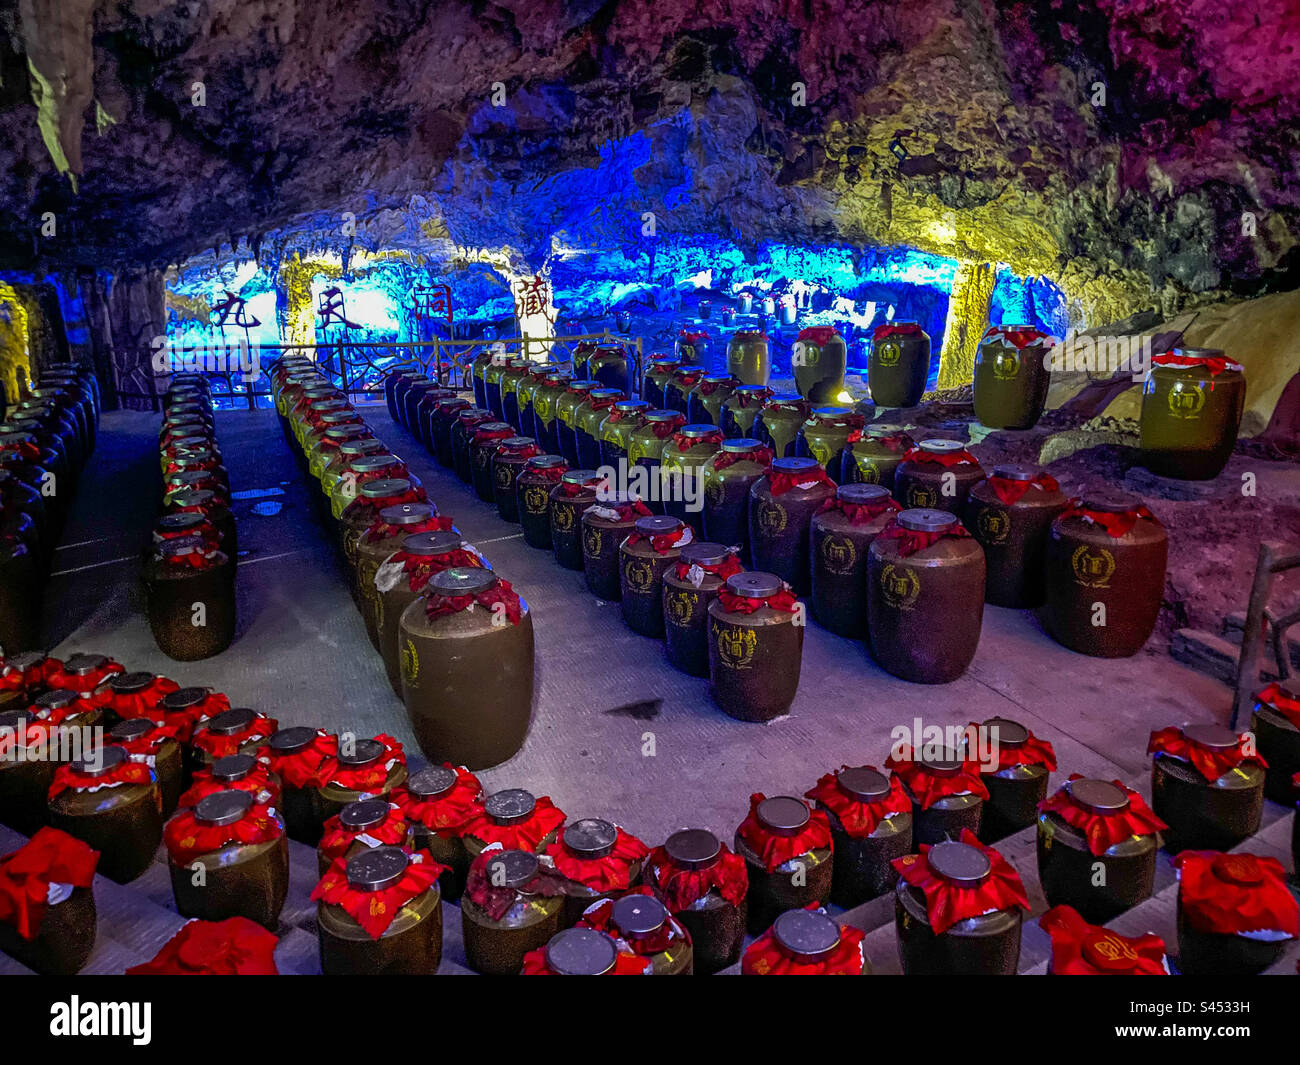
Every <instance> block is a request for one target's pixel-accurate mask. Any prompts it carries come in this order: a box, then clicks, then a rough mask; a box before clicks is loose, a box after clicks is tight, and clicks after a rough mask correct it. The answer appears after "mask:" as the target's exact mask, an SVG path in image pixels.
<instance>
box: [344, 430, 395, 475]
mask: <svg viewBox="0 0 1300 1065" xmlns="http://www.w3.org/2000/svg"><path fill="white" fill-rule="evenodd" d="M387 450H388V445H387V444H385V443H384V442H383V441H382V440H376V439H375V438H374V437H373V436H363V437H362V438H361V439H360V440H346V441H344V442H343V443H341V444H339V454H340V455H349V456H351V455H357V456H361V455H373V454H376V453H378V452H386V451H387ZM358 461H360V459H355V460H353V462H352V468H353V469H354V470H355V469H356V464H357V462H358Z"/></svg>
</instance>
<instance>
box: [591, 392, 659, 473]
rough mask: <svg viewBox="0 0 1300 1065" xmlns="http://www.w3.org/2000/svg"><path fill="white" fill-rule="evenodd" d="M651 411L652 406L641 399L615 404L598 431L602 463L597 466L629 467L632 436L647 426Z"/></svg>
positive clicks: (621, 401) (626, 400)
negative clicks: (648, 413)
mask: <svg viewBox="0 0 1300 1065" xmlns="http://www.w3.org/2000/svg"><path fill="white" fill-rule="evenodd" d="M649 410H650V404H649V403H647V402H645V400H641V399H624V400H620V401H619V402H618V403H615V404H614V406H613V408H612V409H611V410H610V411H609V413H608V415H607V416H606V417H605V419H604V420H603V421H602V422H601V423H600V427H599V429H598V430H597V435H598V436H599V437H600V462H599V463H597V465H603V466H611V467H613V468H615V469H617V468H618V467H619V464H620V463H622V464H623V465H624V466H625V467H626V466H628V465H629V463H628V460H627V448H628V443H629V441H630V440H631V437H632V434H633V433H634V432H635V431H636V430H637V429H639V428H641V426H642V425H644V424H645V416H646V413H647V412H648V411H649Z"/></svg>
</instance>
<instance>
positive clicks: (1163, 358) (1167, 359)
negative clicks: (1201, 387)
mask: <svg viewBox="0 0 1300 1065" xmlns="http://www.w3.org/2000/svg"><path fill="white" fill-rule="evenodd" d="M1151 364H1152V365H1153V366H1199V367H1203V368H1205V369H1207V370H1209V371H1210V376H1211V377H1218V376H1219V374H1221V373H1223V371H1224V370H1235V371H1237V372H1238V373H1244V372H1245V369H1244V367H1243V366H1242V365H1241V363H1239V362H1234V361H1233V360H1232V359H1225V358H1223V357H1222V356H1214V355H1211V356H1204V357H1202V356H1195V355H1182V354H1178V353H1176V352H1172V351H1165V352H1161V353H1160V354H1159V355H1153V356H1152V357H1151Z"/></svg>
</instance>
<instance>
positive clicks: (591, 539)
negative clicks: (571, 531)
mask: <svg viewBox="0 0 1300 1065" xmlns="http://www.w3.org/2000/svg"><path fill="white" fill-rule="evenodd" d="M649 514H650V508H649V507H647V506H646V505H645V504H644V503H642V502H641V501H640V500H639V499H636V498H635V497H633V496H626V495H616V496H614V497H613V498H611V499H603V500H601V501H600V502H598V503H593V504H592V505H591V506H589V507H588V508H587V509H586V510H585V511H584V512H583V514H582V572H583V575H584V577H585V578H586V581H587V588H588V589H589V590H590V591H591V594H592V595H594V596H596V597H597V598H598V599H604V600H605V601H606V602H611V603H612V602H615V601H617V600H618V599H619V598H621V596H622V591H621V588H620V583H619V558H620V556H619V546H620V545H621V544H622V543H623V541H624V539H626V537H627V536H628V534H629V533H631V532H632V530H633V528H634V527H635V526H636V523H637V520H638V519H639V518H643V517H647V516H649Z"/></svg>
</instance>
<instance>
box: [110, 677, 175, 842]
mask: <svg viewBox="0 0 1300 1065" xmlns="http://www.w3.org/2000/svg"><path fill="white" fill-rule="evenodd" d="M150 679H152V675H151V676H150ZM108 742H109V743H112V744H115V745H117V746H120V747H123V748H125V749H126V751H127V753H128V754H130V755H131V757H133V758H137V759H139V760H142V761H144V762H145V764H146V765H148V766H149V767H150V768H151V769H152V770H153V771H154V774H155V775H156V776H157V777H158V791H159V794H160V795H161V796H162V814H163V817H170V816H171V815H172V813H173V812H174V811H175V809H176V803H177V800H179V799H180V797H181V791H182V789H183V788H184V785H185V753H184V748H183V747H182V746H181V744H180V741H179V740H177V739H176V737H175V736H173V735H169V734H168V733H166V732H163V733H161V734H160V733H159V725H158V723H157V722H156V721H151V720H150V719H149V718H147V717H132V718H128V719H127V720H125V721H119V722H118V723H117V724H116V725H114V726H113V728H112V729H111V730H110V731H109V733H108Z"/></svg>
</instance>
